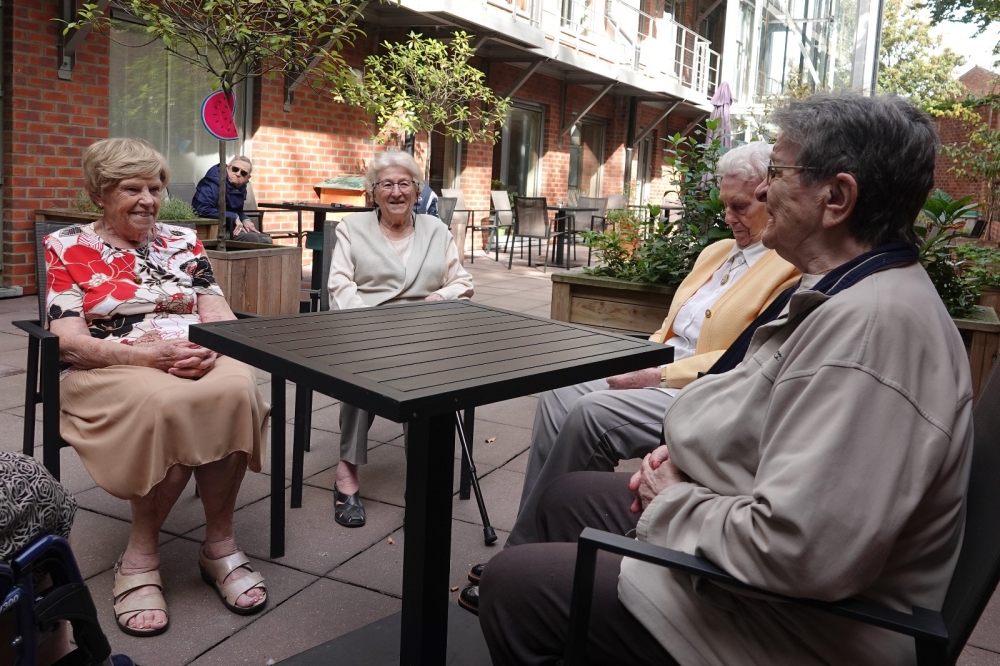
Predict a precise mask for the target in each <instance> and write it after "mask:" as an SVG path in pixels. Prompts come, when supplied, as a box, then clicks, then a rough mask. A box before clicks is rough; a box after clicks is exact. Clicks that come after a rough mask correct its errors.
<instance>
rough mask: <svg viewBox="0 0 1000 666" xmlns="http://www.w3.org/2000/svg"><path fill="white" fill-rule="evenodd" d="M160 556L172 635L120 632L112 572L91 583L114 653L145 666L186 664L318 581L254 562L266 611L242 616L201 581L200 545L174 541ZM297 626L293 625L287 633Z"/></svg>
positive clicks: (255, 657) (258, 661) (256, 658)
mask: <svg viewBox="0 0 1000 666" xmlns="http://www.w3.org/2000/svg"><path fill="white" fill-rule="evenodd" d="M160 555H161V562H162V564H161V569H160V575H161V577H162V579H163V585H164V588H165V590H164V597H166V600H167V606H168V613H169V617H170V629H168V630H167V632H166V633H165V634H163V635H161V636H155V637H153V638H134V637H132V636H127V635H126V634H124V633H122V632H121V631H119V630H118V629H117V628H116V626H115V621H114V617H113V612H112V599H111V589H112V586H113V581H114V576H113V572H112V571H108V572H105V573H103V574H101V575H100V576H97V577H96V578H93V579H91V580H90V581H88V583H87V585H88V587H89V588H90V592H91V594H92V595H93V596H94V602H95V603H96V604H97V614H98V617H99V618H100V621H101V626H102V627H104V630H105V634H106V635H107V636H108V638H109V639H110V641H111V646H112V651H113V652H124V653H125V654H127V655H129V656H130V657H132V659H134V660H135V661H136V662H137V663H140V664H142V665H143V666H161V665H162V666H176V665H177V664H186V663H188V662H190V661H191V660H193V659H195V658H196V657H197V656H198V655H200V654H202V653H203V652H206V651H208V650H210V649H211V648H212V647H214V646H215V645H217V644H218V643H220V642H221V641H223V640H225V639H226V638H227V637H229V636H231V635H233V634H234V633H237V632H239V631H240V630H241V629H243V628H245V627H247V626H248V625H251V624H253V625H254V626H256V625H257V624H258V623H259V622H260V621H261V620H262V619H264V618H266V617H267V616H268V615H270V614H271V613H273V612H275V610H276V609H279V608H281V604H282V602H284V601H285V600H286V599H288V598H289V597H290V596H292V595H293V594H295V593H296V592H298V591H299V590H301V589H303V588H304V587H306V586H307V585H309V584H310V583H312V582H313V581H315V580H316V578H315V577H314V576H310V575H309V574H305V573H302V572H301V571H295V570H294V569H289V568H287V567H281V566H278V565H275V564H271V563H269V562H261V561H259V560H253V559H252V558H251V559H252V566H253V567H254V569H256V570H257V571H260V572H261V573H262V574H263V575H264V578H265V580H266V581H267V590H268V597H269V600H268V607H267V608H265V609H264V611H262V613H263V615H252V616H242V615H236V614H235V613H231V612H229V611H227V610H226V609H225V608H224V607H223V606H222V602H221V601H220V600H219V597H218V595H217V594H216V593H215V591H214V590H213V589H212V588H210V587H209V586H208V585H206V584H205V583H204V582H203V581H202V580H201V576H200V575H199V574H198V544H197V543H193V542H190V541H186V540H184V539H175V540H174V541H171V542H170V543H168V544H167V545H165V546H164V547H163V549H162V550H161V552H160ZM293 623H294V620H293V621H292V622H291V623H290V624H288V625H286V629H287V628H290V627H291V626H292V624H293ZM247 656H248V657H251V658H253V662H252V663H255V664H264V663H265V661H266V659H265V658H260V656H259V653H256V654H254V653H247ZM230 663H233V662H230Z"/></svg>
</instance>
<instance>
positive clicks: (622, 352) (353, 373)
mask: <svg viewBox="0 0 1000 666" xmlns="http://www.w3.org/2000/svg"><path fill="white" fill-rule="evenodd" d="M190 340H191V341H192V342H195V343H197V344H200V345H204V346H205V347H209V348H211V349H213V350H215V351H217V352H219V353H220V354H225V355H227V356H231V357H232V358H235V359H237V360H240V361H243V362H245V363H248V364H250V365H253V366H255V367H257V368H260V369H262V370H265V371H267V372H270V373H271V400H272V404H271V423H272V427H271V557H272V558H277V557H281V556H283V555H284V531H285V513H284V511H285V507H284V498H285V486H284V483H285V429H284V428H283V427H281V425H280V424H282V423H284V421H285V381H286V380H289V381H292V382H295V383H296V384H297V385H298V386H299V387H300V388H309V389H312V390H313V391H319V392H320V393H324V394H326V395H329V396H331V397H333V398H335V399H338V400H344V401H347V402H349V403H351V404H353V405H356V406H358V407H360V408H362V409H366V410H370V411H372V412H374V413H375V414H378V415H379V416H382V417H385V418H387V419H389V420H391V421H396V422H397V423H403V422H408V423H409V428H408V433H407V454H406V510H405V517H404V522H403V527H404V529H405V531H406V544H405V547H404V554H403V608H402V618H401V635H400V663H401V664H443V663H444V662H445V656H444V655H445V650H446V646H447V634H448V601H449V592H448V575H449V568H450V559H451V518H452V495H453V483H454V477H453V474H454V464H455V411H456V410H460V409H464V408H467V407H476V406H479V405H486V404H491V403H494V402H500V401H502V400H508V399H511V398H516V397H519V396H524V395H529V394H532V393H538V392H540V391H545V390H548V389H553V388H558V387H561V386H566V385H569V384H575V383H579V382H583V381H589V380H593V379H599V378H602V377H607V376H610V375H615V374H619V373H623V372H629V371H632V370H639V369H642V368H648V367H652V366H657V365H661V364H663V363H669V362H670V361H671V360H672V359H673V349H672V348H671V347H667V346H664V345H658V344H653V343H650V342H647V341H646V340H641V339H636V338H630V337H627V336H623V335H618V334H613V333H606V332H602V331H596V330H592V329H589V328H586V327H583V326H578V325H575V324H567V323H564V322H557V321H551V320H548V319H543V318H541V317H533V316H530V315H525V314H520V313H515V312H509V311H507V310H501V309H499V308H494V307H490V306H487V305H481V304H478V303H472V302H469V301H443V302H434V303H408V304H396V305H385V306H381V307H377V308H363V309H356V310H340V311H328V312H312V313H306V314H299V315H286V316H281V317H260V318H254V319H242V320H237V321H226V322H215V323H209V324H199V325H196V326H192V327H191V330H190ZM274 424H278V425H277V427H275V425H274Z"/></svg>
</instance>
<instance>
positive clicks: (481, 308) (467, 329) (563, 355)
mask: <svg viewBox="0 0 1000 666" xmlns="http://www.w3.org/2000/svg"><path fill="white" fill-rule="evenodd" d="M190 339H191V341H192V342H195V343H197V344H201V345H204V346H206V347H209V348H211V349H214V350H216V351H218V352H219V353H222V354H225V355H227V356H231V357H233V358H236V359H238V360H241V361H244V362H246V363H249V364H251V365H253V366H255V367H258V368H261V369H263V370H265V371H268V372H271V373H274V374H277V375H279V376H281V377H284V378H286V379H288V380H290V381H292V382H295V383H297V384H302V385H304V386H306V387H308V388H311V389H313V390H316V391H319V392H321V393H325V394H327V395H330V396H332V397H334V398H337V399H340V400H346V401H348V402H350V403H351V404H353V405H356V406H358V407H360V408H362V409H367V410H369V411H373V412H375V413H376V414H378V415H380V416H383V417H385V418H387V419H390V420H393V421H397V422H402V421H409V420H412V419H414V418H418V417H419V418H425V417H428V416H431V415H434V414H441V413H445V412H449V411H455V410H456V409H463V408H465V407H472V406H477V405H484V404H490V403H494V402H499V401H501V400H507V399H510V398H514V397H518V396H522V395H527V394H531V393H538V392H540V391H545V390H548V389H552V388H558V387H560V386H566V385H569V384H574V383H578V382H581V381H588V380H592V379H596V378H600V377H606V376H610V375H615V374H619V373H623V372H629V371H632V370H639V369H642V368H648V367H653V366H657V365H661V364H663V363H669V362H670V361H671V360H672V358H673V349H672V348H671V347H667V346H664V345H658V344H652V343H649V342H646V341H645V340H640V339H635V338H629V337H626V336H622V335H616V334H613V333H605V332H599V331H595V330H592V329H589V328H586V327H583V326H578V325H575V324H567V323H564V322H557V321H551V320H548V319H543V318H540V317H533V316H530V315H525V314H520V313H516V312H509V311H507V310H501V309H499V308H493V307H490V306H487V305H480V304H478V303H472V302H469V301H444V302H435V303H409V304H398V305H385V306H381V307H377V308H364V309H357V310H341V311H330V312H313V313H307V314H300V315H288V316H281V317H261V318H255V319H243V320H238V321H228V322H215V323H211V324H199V325H196V326H192V327H191V332H190Z"/></svg>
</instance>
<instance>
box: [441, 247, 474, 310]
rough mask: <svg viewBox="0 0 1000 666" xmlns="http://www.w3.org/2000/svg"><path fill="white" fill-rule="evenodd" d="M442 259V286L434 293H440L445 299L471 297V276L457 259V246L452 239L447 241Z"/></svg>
mask: <svg viewBox="0 0 1000 666" xmlns="http://www.w3.org/2000/svg"><path fill="white" fill-rule="evenodd" d="M444 261H445V275H444V286H443V287H441V288H440V289H438V290H437V291H435V292H434V293H435V294H440V295H441V296H442V297H443V298H444V299H445V300H451V299H455V298H472V294H473V289H472V276H471V275H469V272H468V271H466V270H465V267H464V266H462V262H461V261H459V259H458V247H456V246H455V241H454V240H452V241H451V242H450V243H448V249H447V251H446V252H445V257H444Z"/></svg>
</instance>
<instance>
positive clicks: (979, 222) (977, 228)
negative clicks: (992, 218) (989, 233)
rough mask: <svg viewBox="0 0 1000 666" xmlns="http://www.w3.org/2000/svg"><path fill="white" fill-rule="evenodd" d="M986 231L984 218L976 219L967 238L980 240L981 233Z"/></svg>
mask: <svg viewBox="0 0 1000 666" xmlns="http://www.w3.org/2000/svg"><path fill="white" fill-rule="evenodd" d="M985 229H986V218H985V217H977V218H976V221H975V222H974V223H973V225H972V233H971V234H969V238H982V236H983V231H984V230H985Z"/></svg>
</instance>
